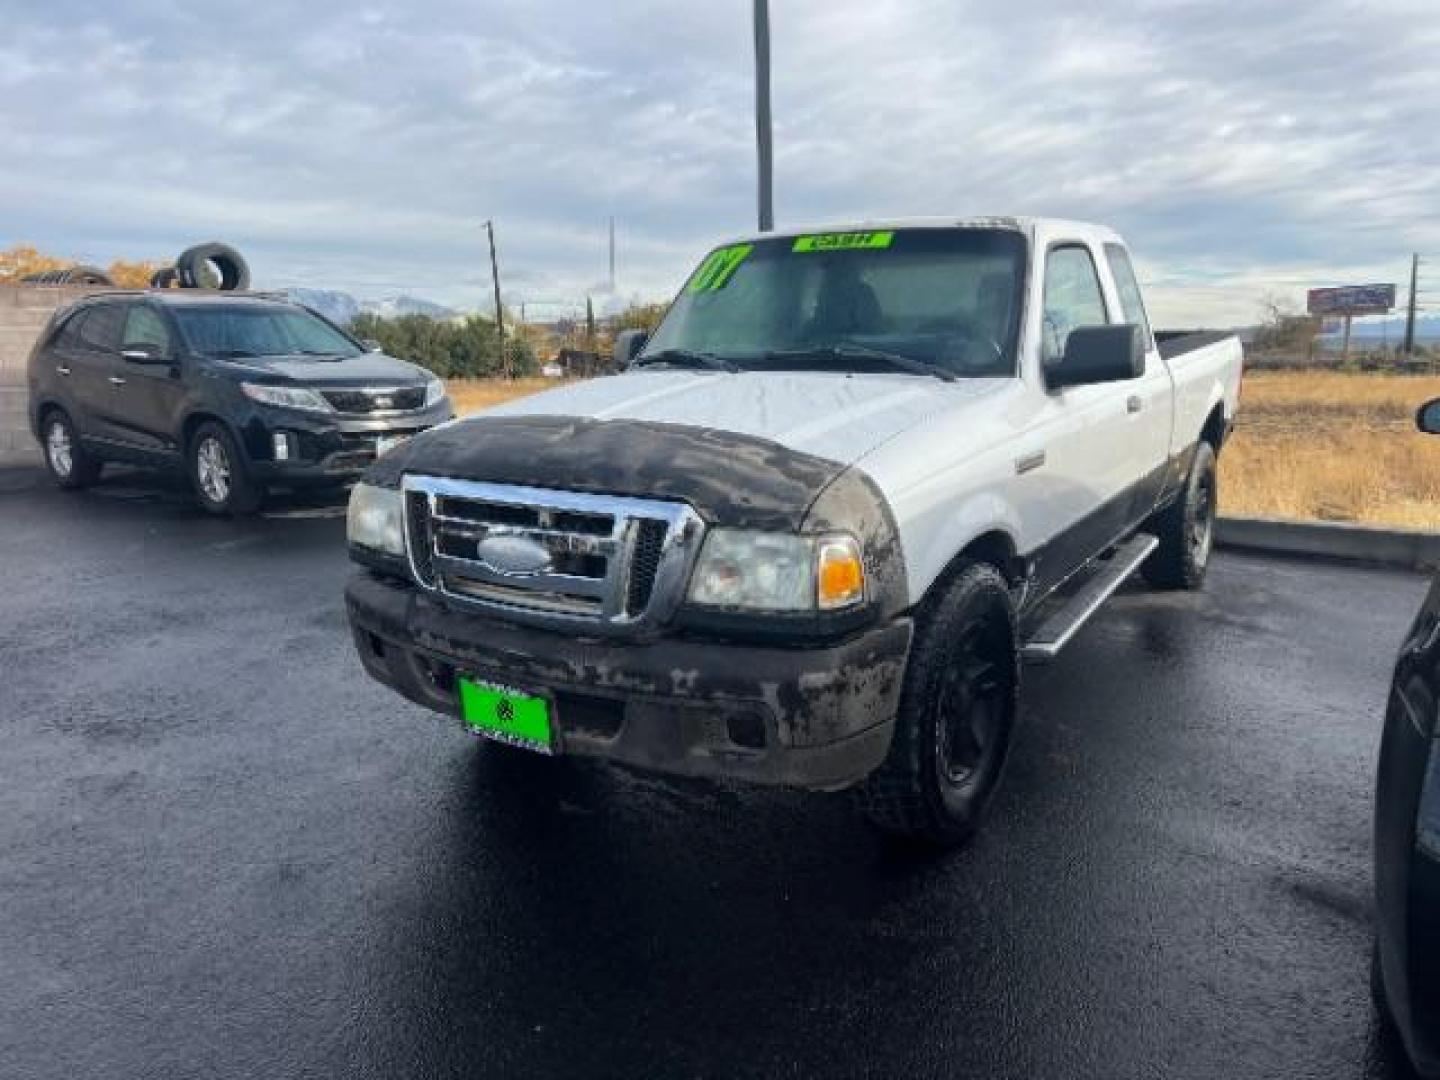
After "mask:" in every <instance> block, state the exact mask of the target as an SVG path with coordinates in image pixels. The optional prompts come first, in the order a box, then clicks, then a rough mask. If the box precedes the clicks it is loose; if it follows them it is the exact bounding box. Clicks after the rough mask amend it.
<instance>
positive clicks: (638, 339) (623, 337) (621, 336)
mask: <svg viewBox="0 0 1440 1080" xmlns="http://www.w3.org/2000/svg"><path fill="white" fill-rule="evenodd" d="M649 340H650V335H649V334H647V333H646V332H645V331H644V330H621V331H620V333H618V334H616V335H615V367H616V368H617V369H618V370H620V371H624V370H625V369H626V368H628V367H629V366H630V365H631V363H633V362H634V360H635V357H637V356H639V355H640V350H641V349H643V348H644V347H645V342H647V341H649Z"/></svg>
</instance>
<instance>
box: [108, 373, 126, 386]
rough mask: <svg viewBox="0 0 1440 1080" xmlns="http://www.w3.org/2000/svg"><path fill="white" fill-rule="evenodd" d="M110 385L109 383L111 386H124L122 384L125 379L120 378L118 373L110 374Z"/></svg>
mask: <svg viewBox="0 0 1440 1080" xmlns="http://www.w3.org/2000/svg"><path fill="white" fill-rule="evenodd" d="M110 385H111V386H124V385H125V380H124V379H122V378H121V377H120V376H119V375H111V376H110Z"/></svg>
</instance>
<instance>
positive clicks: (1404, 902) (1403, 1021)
mask: <svg viewBox="0 0 1440 1080" xmlns="http://www.w3.org/2000/svg"><path fill="white" fill-rule="evenodd" d="M1416 421H1417V425H1418V426H1419V428H1420V430H1421V431H1423V432H1426V433H1428V434H1432V435H1440V399H1437V400H1435V401H1431V402H1429V403H1428V404H1426V405H1425V406H1424V407H1422V408H1421V409H1420V411H1419V414H1418V416H1417V418H1416ZM1437 706H1440V578H1437V579H1436V580H1435V581H1434V582H1433V583H1432V585H1431V588H1430V592H1429V594H1428V595H1427V596H1426V598H1425V602H1424V604H1423V605H1422V606H1421V609H1420V613H1419V615H1417V616H1416V618H1415V621H1414V623H1413V624H1412V625H1411V627H1410V630H1409V632H1408V633H1407V634H1406V636H1405V642H1404V644H1403V645H1402V646H1401V649H1400V656H1399V659H1398V661H1397V662H1396V665H1395V676H1394V680H1393V682H1392V684H1391V688H1390V700H1389V705H1388V707H1387V709H1386V712H1385V727H1384V734H1383V735H1382V737H1381V743H1380V759H1379V766H1378V769H1377V776H1376V784H1375V922H1376V947H1375V966H1374V972H1373V988H1374V991H1375V997H1376V1002H1377V1004H1378V1005H1379V1007H1380V1008H1381V1010H1382V1012H1383V1015H1384V1016H1385V1018H1386V1020H1387V1021H1388V1022H1389V1023H1390V1024H1391V1025H1392V1026H1393V1029H1394V1030H1395V1032H1396V1033H1397V1034H1398V1035H1399V1038H1400V1041H1401V1042H1402V1043H1403V1045H1404V1047H1405V1051H1406V1053H1407V1055H1408V1056H1409V1058H1410V1062H1411V1064H1412V1065H1413V1066H1414V1067H1415V1070H1416V1071H1417V1072H1418V1073H1420V1075H1421V1076H1424V1077H1430V1078H1434V1077H1440V745H1437V741H1436V736H1437V731H1436V713H1437Z"/></svg>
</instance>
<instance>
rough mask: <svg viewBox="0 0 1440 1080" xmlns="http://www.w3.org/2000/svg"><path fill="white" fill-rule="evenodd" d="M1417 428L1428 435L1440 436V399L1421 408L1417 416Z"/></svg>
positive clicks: (1428, 402)
mask: <svg viewBox="0 0 1440 1080" xmlns="http://www.w3.org/2000/svg"><path fill="white" fill-rule="evenodd" d="M1415 426H1416V427H1417V428H1419V429H1420V430H1421V431H1423V432H1424V433H1425V434H1426V435H1440V398H1435V399H1434V400H1433V401H1427V402H1426V403H1425V404H1424V405H1421V406H1420V410H1419V412H1417V413H1416V414H1415Z"/></svg>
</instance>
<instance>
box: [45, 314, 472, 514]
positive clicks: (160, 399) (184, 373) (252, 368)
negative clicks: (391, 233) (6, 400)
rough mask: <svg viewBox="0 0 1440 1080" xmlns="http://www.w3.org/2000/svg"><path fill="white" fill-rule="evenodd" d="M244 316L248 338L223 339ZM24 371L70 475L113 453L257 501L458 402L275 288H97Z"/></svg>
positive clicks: (55, 459) (50, 332)
mask: <svg viewBox="0 0 1440 1080" xmlns="http://www.w3.org/2000/svg"><path fill="white" fill-rule="evenodd" d="M247 324H253V325H250V326H248V327H247ZM236 327H239V328H241V330H243V331H244V333H239V337H240V339H241V340H244V341H247V342H251V343H252V344H251V345H250V346H249V347H224V348H221V347H218V346H220V345H227V346H228V345H230V344H231V340H230V338H231V337H235V336H237V333H238V332H237V330H236V329H235V328H236ZM227 334H228V335H230V337H227V336H226V335H227ZM247 334H248V336H246V335H247ZM297 341H298V342H300V343H303V344H305V345H313V346H316V347H314V348H305V349H303V350H302V349H300V348H299V347H298V346H297V344H296V342H297ZM267 342H269V344H266V343H267ZM28 379H29V389H30V427H31V431H32V432H33V434H34V435H35V438H36V439H37V440H38V441H39V442H40V446H41V450H42V453H43V455H44V460H45V465H46V467H47V469H48V470H49V472H50V474H51V476H52V478H53V479H54V480H55V482H56V483H57V484H59V485H60V486H61V487H63V488H83V487H86V486H88V485H90V484H92V483H94V482H95V481H96V480H97V479H98V478H99V475H100V472H101V469H102V468H103V467H104V466H105V465H106V464H107V463H111V462H115V463H123V464H128V465H138V466H142V467H146V468H152V469H161V470H167V471H171V472H180V473H183V474H184V475H185V476H186V477H187V478H188V479H189V481H190V484H191V486H192V487H193V488H194V491H195V496H196V499H197V501H198V502H199V503H200V505H201V506H202V507H204V508H205V509H206V510H208V511H211V512H212V513H217V514H243V513H249V512H252V511H254V510H255V509H256V508H257V507H258V506H259V505H260V503H261V501H262V499H263V496H264V494H265V492H266V490H267V489H268V488H270V487H271V486H281V487H306V486H323V485H337V486H338V485H342V484H346V483H349V482H351V481H353V480H355V479H357V478H358V477H359V476H360V475H361V474H362V473H363V472H364V471H365V469H366V468H368V467H369V466H370V465H371V464H372V463H373V462H374V461H375V460H376V458H377V457H378V456H379V455H380V454H383V453H384V452H385V451H386V450H387V449H389V448H390V447H391V446H392V445H394V444H396V443H397V442H400V441H403V440H404V439H406V438H408V437H409V436H411V435H414V434H416V433H418V432H420V431H423V430H425V429H427V428H430V427H434V426H435V425H436V424H439V423H442V422H444V421H446V420H449V419H451V417H452V416H453V415H454V413H453V409H452V407H451V403H450V399H449V398H448V396H446V394H445V390H444V386H443V384H441V383H440V381H439V380H438V379H437V378H435V376H434V375H432V374H431V373H430V372H428V371H426V370H425V369H424V368H421V367H418V366H416V365H414V364H409V363H406V362H404V361H402V360H397V359H395V358H393V357H390V356H386V355H384V354H383V353H381V352H379V351H378V348H377V347H375V346H372V345H369V344H367V343H362V342H360V341H357V340H356V339H355V338H353V337H351V336H350V335H349V334H347V333H346V332H345V331H344V330H342V329H340V328H339V327H337V326H335V325H334V324H333V323H331V322H329V321H328V320H326V319H325V318H324V317H323V316H321V315H320V314H318V313H317V312H314V311H312V310H310V309H309V308H306V307H304V306H302V305H299V304H295V303H292V302H290V301H288V300H284V299H282V298H278V297H269V296H263V295H245V296H240V295H233V294H224V293H215V292H198V291H196V292H191V291H188V290H150V291H136V292H111V293H103V294H98V295H95V296H91V297H87V298H85V299H82V300H80V301H77V302H76V303H74V304H71V305H69V306H67V307H65V308H63V309H61V310H60V311H58V312H56V314H55V316H54V317H53V318H52V319H51V321H50V323H49V324H48V325H47V326H46V328H45V330H44V332H43V333H42V334H41V335H40V338H39V340H38V341H37V343H36V345H35V347H34V349H33V350H32V351H31V354H30V358H29V368H28Z"/></svg>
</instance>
